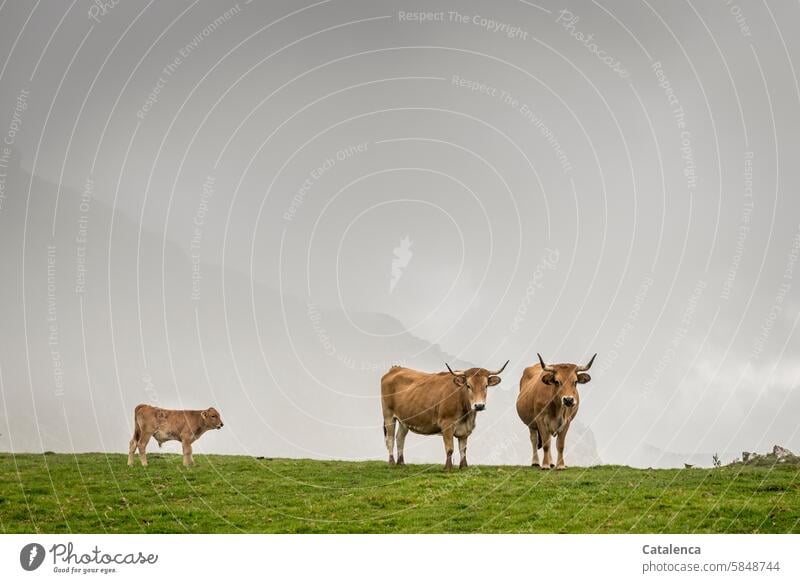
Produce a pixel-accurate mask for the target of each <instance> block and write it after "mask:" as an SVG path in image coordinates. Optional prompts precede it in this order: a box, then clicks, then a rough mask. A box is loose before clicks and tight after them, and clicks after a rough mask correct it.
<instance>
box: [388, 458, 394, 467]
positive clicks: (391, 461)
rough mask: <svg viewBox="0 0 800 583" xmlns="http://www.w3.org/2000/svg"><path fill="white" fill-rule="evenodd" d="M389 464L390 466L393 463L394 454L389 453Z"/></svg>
mask: <svg viewBox="0 0 800 583" xmlns="http://www.w3.org/2000/svg"><path fill="white" fill-rule="evenodd" d="M389 465H390V466H393V465H394V456H393V455H390V456H389Z"/></svg>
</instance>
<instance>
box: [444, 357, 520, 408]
mask: <svg viewBox="0 0 800 583" xmlns="http://www.w3.org/2000/svg"><path fill="white" fill-rule="evenodd" d="M444 364H445V366H446V367H447V370H449V371H450V374H452V375H453V382H454V383H455V384H456V386H458V387H460V388H461V389H463V390H465V391H466V392H467V396H468V398H469V405H470V408H472V409H474V410H475V411H483V410H484V409H486V389H488V388H489V387H493V386H494V385H496V384H499V383H500V377H499V376H498V375H499V374H500V373H501V372H503V370H504V369H505V368H506V365H507V364H508V361H506V364H504V365H503V366H502V367H500V370H497V371H490V370H486V369H485V368H470V369H468V370H457V371H453V369H452V368H450V365H449V364H447V363H446V362H445V363H444Z"/></svg>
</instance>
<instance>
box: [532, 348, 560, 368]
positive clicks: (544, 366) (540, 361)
mask: <svg viewBox="0 0 800 583" xmlns="http://www.w3.org/2000/svg"><path fill="white" fill-rule="evenodd" d="M536 356H538V357H539V364H541V365H542V370H544V371H547V372H556V371H555V369H553V368H550V367H549V366H547V365H546V364H545V363H544V359H543V358H542V355H541V354H539V353H538V352H537V353H536Z"/></svg>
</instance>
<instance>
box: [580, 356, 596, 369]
mask: <svg viewBox="0 0 800 583" xmlns="http://www.w3.org/2000/svg"><path fill="white" fill-rule="evenodd" d="M595 356H597V353H596V352H595V353H594V356H593V357H592V360H590V361H589V364H587V365H586V366H579V367H578V368H577V370H578V372H580V371H584V370H589V369H590V368H592V363H593V362H594V358H595Z"/></svg>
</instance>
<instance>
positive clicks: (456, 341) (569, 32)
mask: <svg viewBox="0 0 800 583" xmlns="http://www.w3.org/2000/svg"><path fill="white" fill-rule="evenodd" d="M799 17H800V7H798V6H797V5H796V4H790V3H770V4H769V5H768V4H767V3H758V2H740V3H738V4H735V3H733V2H726V1H723V0H720V1H715V2H672V1H669V2H668V1H666V0H659V1H653V0H643V1H642V2H622V1H619V0H618V1H603V2H586V1H581V2H571V3H567V4H563V3H550V2H544V1H542V2H535V3H532V2H522V1H504V2H455V1H454V0H453V1H436V2H421V1H417V2H414V1H409V2H388V1H379V2H375V1H363V2H347V1H337V0H330V1H320V2H313V1H309V2H306V3H298V2H289V1H270V2H259V1H258V0H255V1H253V2H252V3H247V2H244V1H243V0H242V1H240V2H239V3H234V2H229V3H225V2H206V1H195V2H150V3H145V2H128V1H125V2H121V3H119V4H118V5H116V6H113V7H105V8H99V7H98V5H97V4H95V3H92V2H88V1H86V0H76V1H75V2H72V3H65V2H57V1H55V0H44V1H42V2H38V3H36V4H35V5H34V4H33V3H27V2H8V3H4V4H3V5H2V8H0V67H1V68H0V115H1V116H2V117H0V138H2V139H3V140H4V143H3V145H2V147H4V148H6V149H0V187H1V188H2V190H0V243H1V244H2V255H1V256H0V265H2V266H3V270H4V273H5V274H6V276H5V277H4V278H3V284H2V286H1V287H0V294H2V295H0V302H2V307H1V308H0V313H2V314H3V318H4V320H3V321H4V324H3V326H2V329H1V330H0V342H2V344H1V345H0V348H2V350H0V390H1V391H2V397H3V401H2V409H0V414H2V418H0V433H1V434H2V436H0V449H2V450H16V451H40V450H44V449H53V450H59V451H71V450H80V451H84V450H107V451H125V448H126V445H127V439H128V433H129V432H130V430H131V418H132V408H133V406H134V405H136V404H137V403H139V402H154V403H156V404H159V405H161V406H164V407H187V408H201V407H207V406H209V405H211V404H214V405H216V406H217V407H218V408H219V409H220V410H221V411H222V415H223V419H225V421H226V426H225V430H224V431H223V432H219V434H216V433H215V434H214V435H212V436H208V437H205V438H204V439H203V440H202V442H201V443H199V444H198V449H200V450H202V451H209V452H214V451H221V452H229V453H249V454H254V455H296V456H304V457H320V458H325V457H334V458H348V459H363V458H373V459H383V457H384V456H385V452H384V446H383V440H382V436H381V433H380V404H379V398H378V395H379V379H380V375H381V373H382V372H383V371H384V370H385V369H386V368H387V367H388V366H389V365H390V364H391V363H394V362H402V363H404V364H406V365H407V366H411V367H415V368H420V369H424V370H439V369H443V367H444V364H443V362H441V361H442V360H443V359H444V358H452V359H454V360H455V361H456V362H461V363H464V364H466V363H471V364H474V365H479V366H485V367H488V368H496V367H499V366H500V365H501V364H502V363H503V362H504V361H505V360H506V359H510V360H511V364H510V365H509V368H508V369H507V371H506V372H505V374H504V376H503V382H502V384H501V385H500V387H498V388H496V389H492V390H491V392H490V395H489V401H488V408H487V411H486V412H485V413H482V414H481V415H480V418H479V421H478V430H477V433H476V435H475V436H474V438H473V441H472V442H471V446H470V447H471V451H472V452H474V453H472V454H471V455H472V457H473V461H474V462H476V463H489V462H502V463H526V462H527V460H528V459H529V456H530V453H529V451H528V449H529V444H528V441H527V433H526V431H527V430H526V429H525V427H524V426H523V425H522V424H521V422H520V421H519V419H518V418H517V416H516V412H515V410H514V399H515V397H516V393H517V390H518V382H519V377H520V375H521V372H522V370H523V369H524V368H525V366H529V365H530V364H532V363H533V362H535V360H536V353H537V352H541V353H542V355H543V356H544V357H545V358H546V359H548V360H551V361H555V362H584V361H586V360H588V359H589V358H590V357H591V355H592V354H593V353H595V352H597V353H598V356H597V360H596V362H595V365H594V367H593V369H592V376H593V380H592V382H591V383H590V384H588V385H585V386H583V387H582V388H581V392H582V393H581V394H582V401H581V411H580V414H579V416H578V419H579V421H580V422H581V424H582V425H583V426H584V427H585V428H588V431H587V433H586V435H587V436H588V437H587V438H586V439H587V440H591V439H593V441H592V443H591V444H590V446H589V449H590V450H591V449H596V453H597V454H598V455H599V458H600V459H602V461H603V462H606V463H620V464H631V465H640V466H650V465H665V464H671V463H681V462H680V460H682V459H687V460H688V459H692V460H694V461H696V462H697V463H705V464H708V463H710V461H711V460H710V456H711V454H712V453H714V452H719V453H720V454H722V455H723V456H724V458H731V457H732V456H734V455H738V454H739V453H740V452H741V451H742V450H749V451H751V450H758V451H764V450H768V449H771V447H772V445H773V444H776V443H777V444H781V445H784V446H787V447H789V448H790V449H793V450H795V451H798V450H800V435H798V423H797V411H798V410H800V391H798V390H797V388H796V387H797V384H798V378H799V377H800V358H799V357H798V354H799V352H798V349H799V348H800V336H799V335H798V333H797V330H796V327H797V322H798V317H800V302H799V301H798V293H800V287H799V286H798V283H797V281H796V278H797V277H798V270H800V267H798V266H797V258H798V253H800V212H799V211H800V198H798V190H799V187H800V176H799V175H798V172H800V169H799V168H798V165H797V159H798V155H799V154H800V150H799V148H798V146H800V132H798V128H799V127H800V113H799V112H800V88H799V87H798V79H797V68H798V65H797V64H798V56H800V41H798V40H797V38H796V35H794V34H792V33H793V32H794V30H793V28H792V27H791V23H794V22H797V20H798V18H799ZM48 268H50V271H48ZM575 439H576V441H577V440H578V437H577V436H576V437H575ZM586 443H588V442H586V440H584V443H583V445H586ZM509 444H511V445H509ZM407 447H408V448H409V452H410V453H408V454H407V458H409V460H410V461H423V460H424V461H441V458H442V446H441V442H440V440H439V438H438V437H436V438H422V437H415V436H412V437H411V438H409V442H408V446H407ZM575 447H576V448H577V447H578V445H577V443H576V445H575ZM569 450H570V445H569V443H568V446H567V463H569ZM587 456H588V457H586V458H585V459H587V460H588V459H589V458H591V455H589V454H587ZM725 461H729V460H728V459H725Z"/></svg>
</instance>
